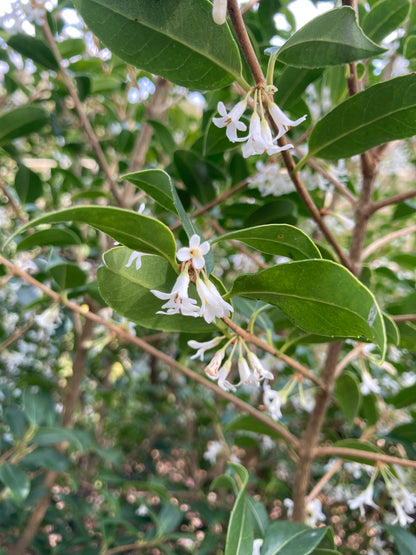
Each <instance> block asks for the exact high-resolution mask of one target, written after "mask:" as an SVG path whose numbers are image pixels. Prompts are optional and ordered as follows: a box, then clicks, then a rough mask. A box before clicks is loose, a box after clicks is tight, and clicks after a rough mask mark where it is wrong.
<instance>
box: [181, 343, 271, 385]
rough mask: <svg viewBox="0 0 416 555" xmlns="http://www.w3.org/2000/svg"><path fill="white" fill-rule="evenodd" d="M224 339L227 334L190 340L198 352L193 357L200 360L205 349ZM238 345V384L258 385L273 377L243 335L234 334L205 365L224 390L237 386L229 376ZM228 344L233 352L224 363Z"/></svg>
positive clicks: (210, 376)
mask: <svg viewBox="0 0 416 555" xmlns="http://www.w3.org/2000/svg"><path fill="white" fill-rule="evenodd" d="M224 339H225V336H223V335H222V336H219V337H215V338H214V339H211V341H204V342H200V341H194V340H193V339H192V340H190V341H188V345H189V346H190V347H191V348H192V349H197V351H196V353H195V354H194V355H193V356H192V357H191V358H199V359H200V360H203V358H204V354H205V351H208V350H210V349H213V348H214V347H217V345H219V344H220V343H222V342H223V341H224ZM237 345H238V349H239V356H238V362H237V367H238V373H239V376H240V380H239V382H238V383H237V386H239V385H241V384H247V385H249V384H254V385H257V384H259V383H260V381H261V380H263V379H266V380H271V379H273V374H272V373H271V372H269V371H268V370H266V368H264V366H263V364H262V363H261V361H260V360H259V359H258V357H257V356H256V355H255V354H254V353H253V352H252V351H250V350H249V348H248V347H247V345H246V343H245V342H244V340H243V339H242V338H241V337H237V336H236V335H233V336H232V337H231V339H229V340H228V341H227V342H226V343H225V344H224V345H223V346H222V347H221V349H219V350H218V351H217V352H216V353H215V354H214V356H213V357H212V358H211V361H210V362H209V364H208V365H207V366H206V367H205V374H206V375H207V376H208V377H209V378H211V380H217V381H218V385H219V387H221V389H224V391H235V390H236V386H235V385H234V384H232V383H231V382H230V381H228V380H227V378H228V376H229V374H230V372H231V369H232V359H233V356H234V353H235V351H236V347H237ZM228 346H231V353H230V354H229V356H228V357H227V359H226V361H225V362H224V363H223V360H224V358H225V356H226V350H227V347H228Z"/></svg>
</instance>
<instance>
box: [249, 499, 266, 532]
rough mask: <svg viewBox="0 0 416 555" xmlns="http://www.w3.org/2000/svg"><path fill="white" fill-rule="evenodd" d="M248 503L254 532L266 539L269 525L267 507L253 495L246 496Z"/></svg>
mask: <svg viewBox="0 0 416 555" xmlns="http://www.w3.org/2000/svg"><path fill="white" fill-rule="evenodd" d="M246 502H247V506H248V511H249V515H250V520H251V524H252V526H253V530H254V532H255V533H256V534H257V535H258V536H260V537H264V535H265V533H266V529H267V526H268V524H269V516H268V514H267V510H266V507H265V506H264V505H263V503H262V502H261V501H259V500H258V499H254V497H252V496H251V495H246Z"/></svg>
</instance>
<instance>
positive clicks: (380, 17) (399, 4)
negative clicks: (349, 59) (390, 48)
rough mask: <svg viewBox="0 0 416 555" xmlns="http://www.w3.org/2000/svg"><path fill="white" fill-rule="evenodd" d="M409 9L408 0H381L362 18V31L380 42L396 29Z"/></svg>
mask: <svg viewBox="0 0 416 555" xmlns="http://www.w3.org/2000/svg"><path fill="white" fill-rule="evenodd" d="M409 10H410V2H409V0H381V1H380V2H377V4H376V5H375V6H374V7H373V8H372V9H371V10H370V11H369V12H368V13H367V14H366V16H365V17H364V19H363V20H362V28H363V31H364V33H365V34H366V35H367V36H368V37H370V39H372V40H373V41H374V42H380V41H382V40H383V39H384V38H386V37H387V35H389V34H390V33H392V32H393V31H395V30H396V29H397V27H398V26H399V25H400V23H401V22H402V21H404V20H405V19H406V16H407V14H408V13H409Z"/></svg>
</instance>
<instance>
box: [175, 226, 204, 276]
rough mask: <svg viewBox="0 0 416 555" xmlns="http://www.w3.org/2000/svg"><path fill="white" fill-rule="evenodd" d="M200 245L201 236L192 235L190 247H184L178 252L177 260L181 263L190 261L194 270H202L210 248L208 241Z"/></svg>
mask: <svg viewBox="0 0 416 555" xmlns="http://www.w3.org/2000/svg"><path fill="white" fill-rule="evenodd" d="M200 243H201V239H200V237H199V235H196V234H195V235H192V237H191V238H190V240H189V247H182V248H181V249H179V250H178V252H177V254H176V257H177V259H178V260H180V261H181V262H186V261H187V260H190V261H191V263H192V266H193V267H194V268H196V269H197V270H201V269H202V268H203V267H204V264H205V260H204V254H207V252H208V251H209V249H210V246H209V243H208V241H204V242H203V243H202V245H201V244H200Z"/></svg>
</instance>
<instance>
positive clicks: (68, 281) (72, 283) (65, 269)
mask: <svg viewBox="0 0 416 555" xmlns="http://www.w3.org/2000/svg"><path fill="white" fill-rule="evenodd" d="M49 273H50V275H51V276H52V277H53V279H54V280H55V281H56V283H57V284H58V285H59V288H60V289H75V288H76V287H82V286H83V285H85V283H86V281H87V274H86V273H85V272H84V271H83V270H81V268H80V267H79V266H78V265H77V264H70V263H63V264H56V265H55V266H52V267H51V268H49Z"/></svg>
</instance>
